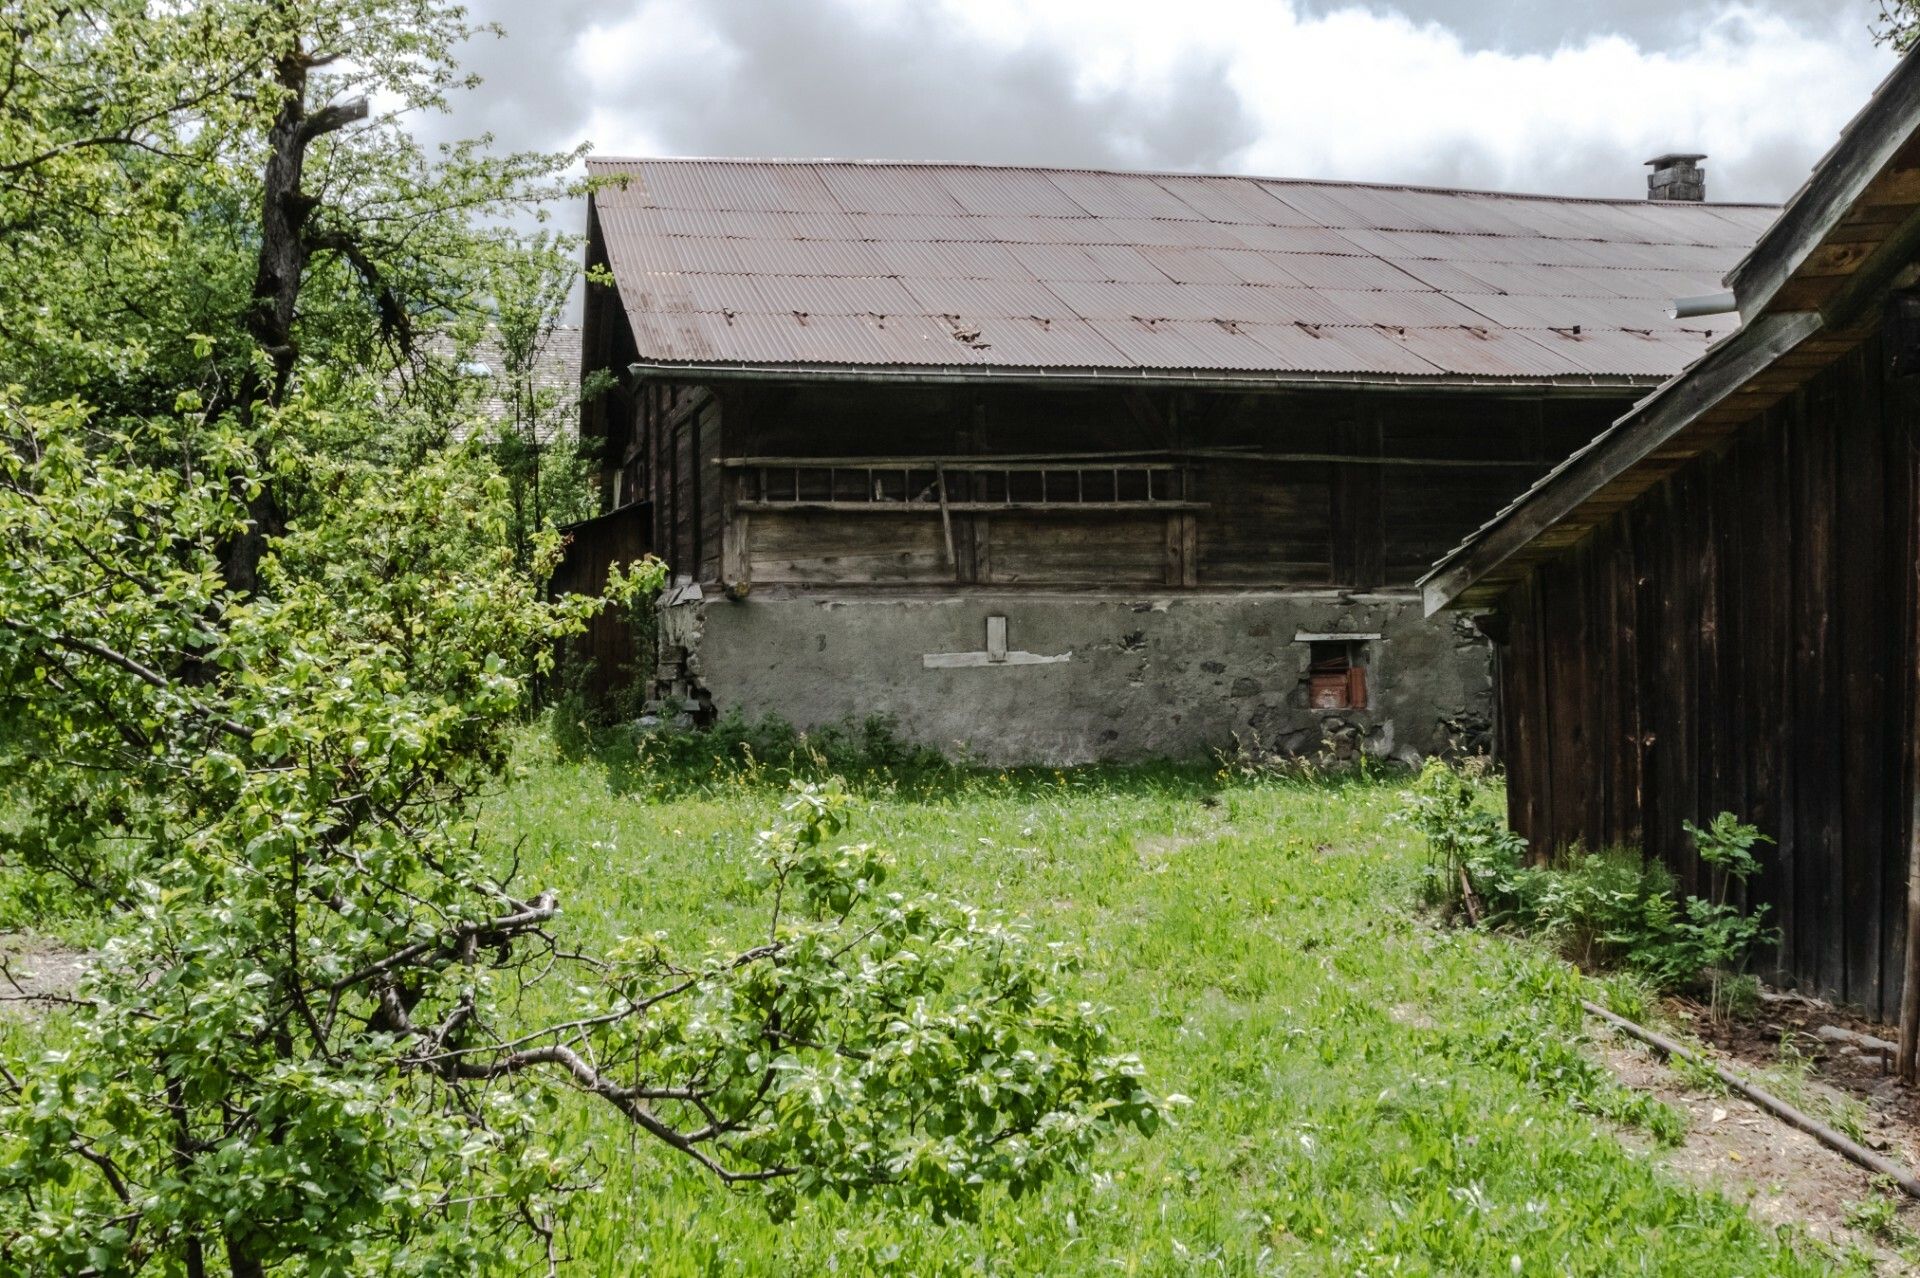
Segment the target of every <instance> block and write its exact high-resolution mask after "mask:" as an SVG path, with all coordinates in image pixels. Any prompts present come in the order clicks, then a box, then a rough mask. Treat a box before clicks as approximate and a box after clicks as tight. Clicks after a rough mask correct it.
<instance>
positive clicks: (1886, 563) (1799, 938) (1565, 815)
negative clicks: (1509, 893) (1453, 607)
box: [1500, 342, 1917, 1017]
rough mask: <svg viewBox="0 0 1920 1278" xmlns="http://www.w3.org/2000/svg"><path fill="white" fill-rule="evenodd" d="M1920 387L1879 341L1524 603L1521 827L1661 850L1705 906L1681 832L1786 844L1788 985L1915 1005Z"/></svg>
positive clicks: (1534, 838) (1506, 686) (1607, 531)
mask: <svg viewBox="0 0 1920 1278" xmlns="http://www.w3.org/2000/svg"><path fill="white" fill-rule="evenodd" d="M1916 418H1917V414H1916V411H1915V395H1914V392H1913V390H1912V389H1911V387H1909V386H1908V385H1906V384H1904V383H1898V382H1889V381H1888V380H1887V379H1886V378H1885V376H1884V374H1883V363H1882V357H1881V354H1880V351H1879V349H1878V343H1877V342H1869V343H1867V344H1866V345H1865V346H1864V347H1863V348H1862V349H1861V350H1859V351H1858V352H1856V353H1855V354H1854V355H1852V356H1850V357H1849V358H1847V359H1845V360H1843V361H1842V362H1841V363H1839V364H1838V365H1836V366H1835V367H1834V368H1832V369H1830V370H1828V371H1827V372H1826V373H1824V374H1822V375H1821V376H1820V377H1819V378H1817V379H1816V380H1815V381H1814V382H1813V383H1812V384H1811V385H1810V386H1809V387H1808V388H1807V389H1806V390H1805V391H1803V392H1801V393H1800V394H1798V395H1796V396H1795V397H1793V398H1791V399H1789V400H1787V401H1784V402H1783V403H1781V404H1780V405H1778V406H1777V407H1776V408H1775V409H1773V410H1772V411H1770V412H1768V413H1767V414H1765V415H1764V416H1763V417H1761V418H1759V419H1756V420H1755V421H1753V422H1752V423H1750V424H1749V425H1748V426H1746V427H1745V428H1744V429H1743V430H1742V431H1741V432H1740V433H1739V434H1738V435H1737V436H1736V438H1735V440H1734V442H1733V443H1732V445H1731V446H1730V448H1728V449H1726V450H1724V451H1722V452H1720V453H1716V454H1710V455H1708V456H1705V457H1702V458H1699V459H1697V460H1696V461H1694V462H1693V463H1691V464H1690V465H1688V466H1686V467H1685V468H1684V469H1682V470H1680V471H1679V472H1678V473H1676V474H1675V475H1673V476H1671V477H1670V478H1668V479H1667V480H1666V481H1665V482H1664V483H1663V484H1662V485H1661V486H1659V487H1658V488H1655V489H1654V490H1652V491H1651V492H1649V493H1647V494H1646V495H1645V496H1644V497H1643V498H1641V499H1640V500H1639V501H1638V502H1637V503H1636V504H1635V505H1633V506H1631V507H1629V508H1628V509H1627V510H1625V511H1624V512H1622V513H1621V514H1619V515H1617V516H1615V517H1614V519H1613V520H1612V521H1611V522H1610V523H1609V524H1607V525H1605V526H1604V527H1603V528H1602V529H1601V530H1600V531H1599V532H1597V533H1596V534H1594V535H1593V536H1591V537H1589V538H1587V539H1586V540H1585V541H1583V542H1582V543H1581V544H1579V545H1578V546H1577V547H1575V548H1574V549H1573V550H1572V551H1571V552H1570V553H1568V554H1566V555H1564V556H1562V557H1561V558H1559V559H1557V560H1555V561H1553V562H1552V563H1550V564H1548V565H1547V566H1545V567H1543V568H1542V569H1540V570H1539V571H1537V572H1536V573H1534V574H1533V575H1532V576H1531V577H1530V578H1528V580H1527V581H1526V582H1524V583H1523V584H1522V585H1521V586H1520V587H1518V588H1517V589H1516V590H1515V591H1514V592H1513V593H1512V594H1511V595H1510V596H1509V597H1508V601H1507V605H1506V607H1505V609H1504V613H1505V616H1504V619H1503V620H1504V626H1505V629H1506V635H1505V638H1506V642H1505V643H1504V644H1503V645H1502V646H1501V648H1500V700H1501V712H1502V724H1501V730H1502V736H1503V739H1504V746H1503V749H1504V753H1505V756H1506V759H1507V766H1508V795H1509V804H1510V807H1511V815H1512V822H1513V825H1514V827H1515V829H1517V830H1518V831H1519V832H1520V833H1521V834H1523V835H1524V836H1526V838H1527V839H1528V840H1529V841H1530V842H1531V843H1532V844H1533V846H1534V847H1535V848H1536V849H1538V850H1550V849H1561V848H1565V847H1568V846H1570V845H1573V844H1581V845H1584V846H1586V847H1589V848H1596V847H1606V846H1613V845H1634V846H1639V847H1643V848H1645V849H1646V851H1647V852H1649V853H1650V854H1652V855H1655V856H1658V857H1660V858H1661V859H1662V860H1664V861H1665V862H1666V863H1667V864H1669V865H1670V866H1672V867H1673V869H1674V870H1675V872H1676V873H1677V874H1678V876H1679V878H1680V881H1681V883H1682V885H1683V886H1684V887H1685V888H1686V889H1687V890H1689V891H1693V892H1698V893H1702V894H1704V893H1705V892H1706V891H1707V889H1708V882H1707V876H1706V875H1705V874H1704V873H1703V872H1702V869H1703V868H1702V867H1701V866H1700V865H1699V864H1698V861H1697V858H1696V857H1695V855H1694V854H1693V852H1692V850H1691V848H1690V847H1689V845H1688V842H1687V840H1686V838H1685V836H1684V835H1683V834H1682V832H1681V823H1682V822H1683V821H1687V820H1692V821H1695V822H1701V823H1703V822H1705V821H1706V820H1707V819H1709V818H1711V817H1712V816H1713V815H1714V814H1715V813H1717V812H1720V811H1723V810H1727V811H1733V812H1736V813H1738V814H1740V815H1741V816H1742V817H1743V818H1745V819H1746V820H1749V821H1751V822H1753V823H1754V824H1756V825H1758V826H1759V827H1760V828H1761V829H1762V830H1763V831H1765V833H1766V834H1767V835H1769V836H1770V837H1771V838H1773V839H1775V840H1776V841H1777V842H1776V844H1775V846H1773V847H1771V848H1767V849H1765V851H1764V855H1763V861H1764V864H1765V871H1764V873H1763V875H1762V876H1761V877H1759V878H1758V879H1757V881H1756V882H1755V883H1754V885H1753V895H1754V897H1755V899H1756V900H1757V901H1763V902H1766V903H1767V904H1769V905H1770V906H1771V907H1772V909H1773V916H1774V919H1775V921H1776V922H1778V923H1780V924H1781V925H1782V927H1783V931H1784V936H1783V942H1782V945H1781V948H1780V953H1779V957H1778V966H1779V971H1780V972H1781V973H1783V974H1785V975H1788V976H1791V977H1794V978H1797V979H1798V980H1800V981H1802V982H1804V983H1805V984H1806V985H1808V986H1811V987H1812V988H1813V989H1815V990H1817V991H1819V992H1820V993H1822V994H1824V995H1827V996H1831V997H1837V998H1841V999H1845V1000H1846V1001H1848V1002H1852V1003H1856V1004H1859V1005H1860V1006H1862V1007H1865V1008H1867V1009H1868V1010H1870V1011H1872V1012H1874V1013H1876V1014H1878V1015H1881V1016H1886V1017H1891V1016H1892V1015H1894V1014H1895V1013H1896V1011H1897V1009H1898V1005H1899V995H1900V990H1899V985H1900V970H1901V969H1900V956H1901V952H1902V947H1903V945H1904V944H1905V935H1904V926H1905V925H1904V917H1903V915H1904V901H1905V876H1906V864H1907V828H1908V815H1907V814H1908V812H1909V810H1910V799H1911V797H1912V795H1911V783H1910V780H1909V778H1910V777H1911V776H1912V766H1911V764H1912V761H1911V757H1910V754H1909V750H1910V748H1911V744H1910V743H1911V741H1912V738H1913V733H1912V731H1911V725H1910V724H1909V723H1908V722H1907V720H1908V719H1909V718H1910V713H1909V712H1908V710H1907V709H1906V708H1907V707H1908V706H1910V705H1911V704H1912V701H1913V695H1912V693H1913V689H1912V683H1911V681H1912V678H1913V671H1914V664H1915V662H1914V658H1915V644H1914V634H1913V624H1912V618H1913V614H1914V608H1913V602H1912V594H1911V591H1912V588H1913V579H1914V566H1913V561H1912V555H1913V545H1914V543H1913V540H1912V520H1913V513H1912V512H1913V492H1914V469H1915V462H1914V448H1913V445H1914V440H1915V438H1916V437H1915V434H1914V427H1915V424H1916Z"/></svg>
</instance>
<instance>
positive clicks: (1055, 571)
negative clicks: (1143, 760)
mask: <svg viewBox="0 0 1920 1278" xmlns="http://www.w3.org/2000/svg"><path fill="white" fill-rule="evenodd" d="M1663 164H1664V165H1665V168H1664V169H1663V172H1669V173H1670V172H1672V171H1678V170H1679V169H1680V168H1682V167H1686V166H1690V165H1691V160H1688V159H1686V158H1685V157H1673V158H1671V159H1669V160H1667V161H1663ZM1689 172H1692V173H1693V178H1692V179H1690V183H1691V184H1689V183H1680V184H1678V185H1677V186H1673V187H1672V188H1671V189H1676V190H1685V191H1689V192H1693V193H1697V191H1698V186H1697V179H1698V174H1697V170H1693V169H1689ZM594 173H595V176H596V177H598V178H600V179H603V180H604V181H605V183H606V184H605V185H603V186H601V187H600V188H599V189H598V190H597V191H596V192H595V194H594V196H593V199H592V202H591V207H590V212H589V224H588V237H589V263H590V265H592V266H594V267H599V268H604V269H605V270H606V271H607V272H609V273H610V276H611V280H612V283H611V285H601V286H596V287H594V288H593V289H592V290H591V292H590V295H589V298H588V303H587V310H586V315H585V323H584V333H583V348H584V362H585V366H586V367H587V368H589V369H593V368H606V369H610V370H613V371H614V372H615V373H616V374H618V376H619V379H620V385H619V388H618V389H617V390H616V391H615V392H614V393H612V394H609V395H607V396H605V397H603V398H601V399H600V400H598V401H596V402H594V403H592V404H590V405H589V406H588V408H587V411H586V414H585V417H584V420H583V425H582V430H583V433H584V434H585V435H586V436H587V437H589V438H597V439H599V440H601V441H603V447H604V450H605V457H606V471H605V475H604V480H603V482H604V495H605V500H606V503H607V508H608V509H609V510H610V511H617V510H622V509H626V508H628V507H630V506H640V507H643V508H644V510H645V514H644V515H643V516H642V518H643V520H644V521H645V523H646V525H647V527H648V530H649V542H650V545H651V546H652V548H653V550H654V551H655V552H656V553H658V554H660V555H661V556H662V557H664V558H665V559H666V560H667V561H668V562H669V564H670V565H671V567H672V570H673V573H674V579H675V586H674V589H673V590H672V591H671V592H670V593H669V595H668V596H667V598H666V600H665V601H664V603H663V606H662V610H661V618H660V634H661V652H660V665H659V679H660V691H661V692H662V693H663V694H664V695H666V696H667V697H668V698H669V699H671V700H672V701H674V702H675V703H676V705H677V706H684V707H688V708H689V709H690V710H691V711H692V712H694V713H699V714H707V713H720V712H725V711H727V710H730V709H735V708H738V709H740V710H742V711H743V712H745V713H748V714H760V713H773V714H778V715H781V716H784V717H785V718H787V719H789V720H791V721H793V722H795V723H796V724H799V725H801V726H803V727H809V726H814V725H819V724H823V723H831V722H834V721H837V720H840V719H845V718H856V719H857V718H861V717H864V716H866V715H869V714H873V713H880V714H886V715H889V716H891V717H892V718H893V719H894V720H895V721H896V722H897V724H898V725H899V726H900V728H901V729H902V730H903V731H905V732H906V733H908V734H909V735H911V736H912V737H914V738H915V739H917V740H920V741H924V742H927V743H930V744H933V745H936V746H939V747H941V748H948V749H958V750H962V751H965V752H967V753H970V754H971V755H973V756H974V757H976V758H982V759H991V760H995V761H1023V762H1024V761H1058V762H1065V761H1081V760H1087V759H1095V758H1138V757H1146V756H1153V755H1190V754H1196V753H1199V752H1201V751H1203V750H1205V749H1207V748H1211V747H1230V746H1232V745H1233V744H1234V743H1235V742H1236V741H1238V742H1240V743H1241V744H1243V745H1246V746H1258V747H1259V748H1261V749H1273V750H1283V751H1311V750H1316V749H1319V748H1320V747H1321V745H1322V743H1323V742H1325V741H1329V740H1331V741H1333V742H1334V743H1335V745H1336V747H1337V748H1339V749H1343V750H1365V751H1369V752H1371V753H1374V754H1377V755H1382V756H1386V755H1400V756H1403V757H1404V756H1405V755H1406V754H1407V753H1408V752H1413V753H1424V752H1428V751H1432V750H1435V749H1440V748H1443V747H1444V746H1446V745H1447V743H1448V742H1449V740H1451V739H1456V738H1460V737H1463V736H1464V737H1466V738H1469V739H1475V738H1484V736H1485V733H1486V730H1487V727H1488V725H1489V722H1490V716H1491V708H1492V703H1491V687H1492V682H1491V671H1490V665H1489V657H1488V653H1487V650H1486V647H1485V645H1484V643H1483V642H1482V641H1481V640H1480V639H1479V638H1478V636H1477V635H1476V634H1475V633H1474V632H1473V631H1472V630H1471V628H1470V627H1463V626H1458V625H1455V624H1452V623H1451V622H1448V621H1446V620H1442V621H1441V622H1439V623H1432V622H1428V621H1426V620H1424V619H1423V617H1422V615H1421V610H1420V606H1419V596H1418V592H1417V591H1416V590H1415V589H1414V583H1415V580H1416V578H1417V577H1418V576H1419V575H1420V573H1421V572H1422V571H1423V569H1424V568H1425V566H1426V565H1427V564H1429V563H1431V562H1432V561H1433V559H1434V558H1435V557H1436V556H1438V555H1439V554H1441V553H1443V552H1444V550H1445V549H1446V548H1447V547H1449V546H1451V545H1453V544H1455V543H1456V542H1457V541H1458V540H1459V539H1460V538H1461V537H1462V536H1464V535H1465V534H1466V533H1467V531H1468V530H1470V529H1472V528H1474V527H1476V526H1477V525H1479V524H1480V523H1481V522H1483V521H1484V520H1485V519H1486V518H1487V517H1488V516H1489V515H1490V514H1491V513H1492V512H1494V511H1496V510H1498V509H1499V508H1500V507H1501V506H1502V505H1503V504H1504V503H1506V502H1507V501H1509V500H1510V499H1511V498H1512V497H1513V496H1514V495H1515V494H1517V493H1519V492H1520V491H1522V490H1524V489H1525V488H1526V487H1527V486H1528V485H1529V484H1531V483H1532V482H1533V481H1534V480H1535V479H1537V478H1538V477H1539V476H1540V475H1541V474H1543V473H1544V472H1545V471H1546V470H1547V469H1548V468H1550V467H1551V466H1552V465H1553V464H1554V463H1555V462H1557V461H1558V460H1559V459H1561V458H1563V457H1565V456H1566V455H1567V454H1568V453H1569V452H1570V451H1572V450H1573V449H1574V448H1576V447H1578V446H1579V445H1581V444H1583V443H1584V442H1586V441H1587V440H1588V439H1590V438H1592V436H1593V435H1594V434H1595V433H1596V432H1597V431H1598V430H1600V429H1601V428H1602V427H1604V426H1605V425H1606V423H1608V422H1610V421H1612V420H1613V419H1614V418H1615V417H1617V416H1618V415H1619V414H1620V413H1621V412H1623V411H1625V409H1626V408H1627V407H1628V406H1630V404H1631V403H1632V402H1633V401H1634V400H1635V399H1637V398H1638V397H1640V396H1641V395H1643V394H1645V393H1646V392H1647V391H1648V390H1649V389H1651V388H1652V387H1653V386H1655V385H1658V384H1659V382H1660V381H1661V380H1662V379H1664V378H1666V377H1669V376H1671V375H1672V374H1673V373H1675V372H1677V371H1678V370H1679V369H1680V368H1682V367H1684V366H1685V365H1686V364H1687V363H1688V362H1689V361H1691V360H1693V359H1694V358H1696V357H1698V355H1699V354H1700V353H1701V352H1702V351H1704V350H1705V349H1706V348H1707V346H1708V344H1709V343H1710V342H1711V341H1712V340H1713V339H1714V337H1715V336H1718V335H1724V332H1725V330H1726V329H1727V327H1728V326H1729V325H1728V322H1727V321H1726V320H1723V319H1722V320H1716V319H1707V320H1674V319H1670V318H1668V317H1667V315H1666V313H1665V312H1666V308H1667V305H1668V302H1669V300H1670V299H1671V298H1673V297H1675V296H1678V295H1684V294H1688V293H1694V292H1700V291H1702V290H1704V289H1706V288H1709V287H1712V286H1713V285H1714V283H1715V282H1716V281H1717V280H1718V278H1719V276H1720V275H1721V273H1723V272H1724V271H1725V270H1726V269H1727V268H1728V267H1729V266H1731V265H1732V264H1733V262H1734V261H1736V260H1737V259H1738V258H1739V256H1740V254H1741V253H1743V252H1744V251H1745V250H1746V249H1747V248H1748V246H1749V245H1750V244H1751V243H1752V241H1753V239H1754V237H1755V236H1757V235H1758V233H1759V231H1760V229H1761V227H1762V226H1764V225H1765V224H1766V223H1767V222H1768V221H1770V220H1771V218H1772V216H1773V210H1771V209H1766V208H1755V207H1750V206H1727V205H1712V204H1706V203H1700V202H1687V201H1678V202H1672V201H1622V200H1575V199H1558V198H1548V197H1532V196H1508V195H1494V194H1486V193H1476V192H1460V191H1436V190H1424V189H1414V188H1406V187H1383V186H1349V185H1341V184H1334V183H1310V182H1278V181H1266V180H1260V179H1251V178H1230V177H1198V176H1177V175H1164V174H1127V173H1096V172H1082V171H1073V170H1040V169H1016V168H980V167H971V166H954V165H903V164H865V163H825V162H823V163H803V162H762V161H671V160H636V161H618V160H614V161H603V162H599V163H597V164H596V165H595V167H594ZM1661 189H1662V190H1663V191H1664V190H1667V189H1669V187H1666V186H1663V187H1662V188H1661ZM1716 330H1717V331H1716Z"/></svg>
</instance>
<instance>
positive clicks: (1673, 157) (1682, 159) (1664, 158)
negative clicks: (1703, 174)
mask: <svg viewBox="0 0 1920 1278" xmlns="http://www.w3.org/2000/svg"><path fill="white" fill-rule="evenodd" d="M1706 158H1707V153H1706V152H1705V151H1669V152H1667V153H1666V154H1665V155H1656V156H1654V157H1653V158H1652V159H1651V160H1642V161H1641V163H1642V164H1651V165H1652V166H1653V167H1654V168H1656V169H1666V168H1672V167H1673V166H1674V165H1676V164H1692V163H1693V162H1694V161H1696V160H1704V159H1706Z"/></svg>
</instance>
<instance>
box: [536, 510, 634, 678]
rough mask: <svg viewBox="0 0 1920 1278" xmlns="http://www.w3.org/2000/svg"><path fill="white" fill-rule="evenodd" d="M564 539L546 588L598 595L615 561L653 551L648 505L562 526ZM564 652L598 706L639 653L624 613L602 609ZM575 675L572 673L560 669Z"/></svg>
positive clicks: (623, 561)
mask: <svg viewBox="0 0 1920 1278" xmlns="http://www.w3.org/2000/svg"><path fill="white" fill-rule="evenodd" d="M561 534H562V536H564V537H565V538H566V543H565V547H564V549H563V550H562V553H561V558H560V565H559V567H558V568H556V569H555V570H554V574H553V577H552V578H551V579H550V580H549V582H548V586H547V588H548V589H549V590H550V591H552V592H553V593H554V594H556V595H564V594H587V595H597V594H599V593H601V592H602V591H604V590H605V589H606V587H607V575H608V573H609V571H610V570H611V569H612V567H613V565H614V564H629V563H632V562H633V561H635V560H636V559H639V558H641V557H642V556H644V555H646V554H647V553H648V552H649V551H651V550H652V549H653V539H652V508H651V506H650V505H649V504H648V503H646V502H635V503H633V504H631V505H627V506H622V507H620V508H619V509H617V510H613V511H610V512H608V513H607V514H604V515H600V516H598V517H596V518H593V519H589V520H585V521H584V522H581V523H578V524H573V525H571V526H569V527H567V528H563V529H561ZM566 656H567V657H568V658H569V659H570V660H571V661H572V662H575V663H577V664H578V666H579V672H578V677H580V678H582V679H584V680H585V687H584V691H585V692H586V695H587V698H588V699H589V700H590V701H592V702H594V703H595V704H598V703H600V702H602V701H604V700H605V699H606V698H607V697H608V695H609V694H611V693H612V692H613V691H614V689H616V688H619V687H622V686H624V685H625V684H626V683H627V682H628V681H629V680H630V678H631V676H632V672H633V671H634V670H636V669H637V668H638V665H639V663H640V661H641V659H642V658H643V657H646V656H648V654H645V653H642V652H641V651H639V649H638V648H637V647H636V646H635V643H634V631H633V626H632V624H631V622H630V621H629V620H628V618H627V617H625V616H624V615H622V614H621V613H619V612H618V611H616V610H613V609H606V610H603V611H601V612H600V613H598V614H596V615H595V617H594V618H593V620H592V621H591V622H590V623H588V626H587V630H586V633H584V634H581V635H576V636H574V637H573V638H572V639H570V640H568V641H567V646H566ZM564 675H565V677H567V678H572V677H576V676H575V672H573V671H566V672H564Z"/></svg>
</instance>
